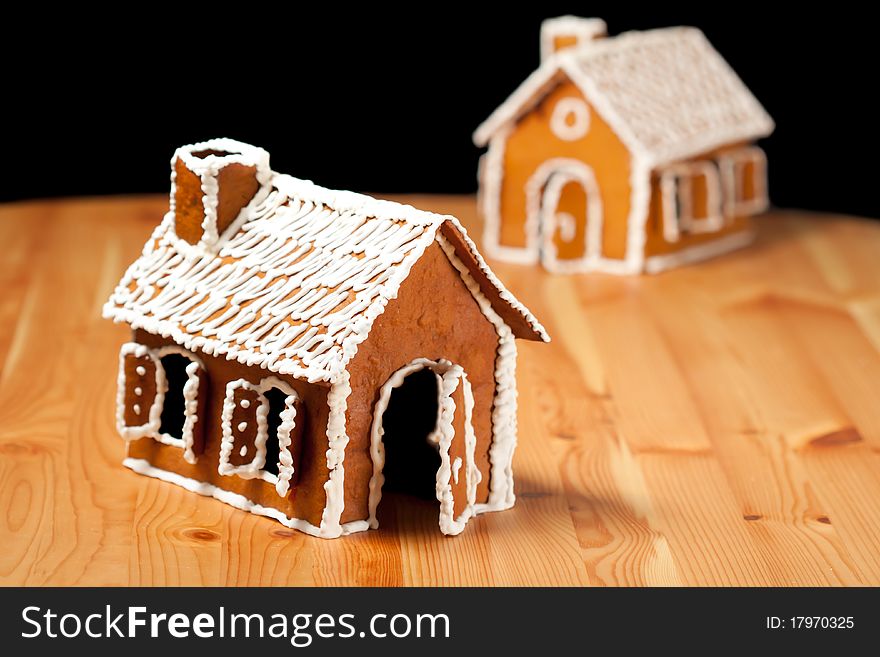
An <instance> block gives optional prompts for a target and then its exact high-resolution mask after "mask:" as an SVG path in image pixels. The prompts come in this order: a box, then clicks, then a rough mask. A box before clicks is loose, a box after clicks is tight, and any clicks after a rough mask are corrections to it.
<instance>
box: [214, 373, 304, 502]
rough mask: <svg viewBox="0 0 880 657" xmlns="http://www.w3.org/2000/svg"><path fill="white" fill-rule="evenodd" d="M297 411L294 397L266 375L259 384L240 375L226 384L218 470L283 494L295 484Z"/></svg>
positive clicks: (298, 438)
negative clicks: (271, 487) (270, 486)
mask: <svg viewBox="0 0 880 657" xmlns="http://www.w3.org/2000/svg"><path fill="white" fill-rule="evenodd" d="M298 410H300V400H299V396H298V395H297V394H296V391H294V390H293V388H291V387H290V386H289V385H288V384H287V383H285V382H284V381H281V380H280V379H277V378H275V377H268V378H265V379H263V380H262V381H260V383H259V384H254V383H251V382H250V381H247V380H245V379H238V380H236V381H231V382H229V383H228V384H227V385H226V397H225V399H224V401H223V415H222V424H223V439H222V442H221V444H220V464H219V465H218V467H217V470H218V472H220V474H222V475H237V476H239V477H242V478H243V479H257V478H258V479H262V480H263V481H266V482H268V483H270V484H274V485H275V489H276V491H277V492H278V494H279V495H281V496H282V497H283V496H285V495H287V492H288V490H289V488H290V485H291V484H292V483H294V482H295V477H296V475H297V463H296V461H297V459H298V455H299V449H300V446H301V443H302V441H301V440H300V436H301V434H302V428H301V427H298V426H297V421H296V418H297V412H298ZM299 424H300V425H301V424H302V423H301V422H300V423H299Z"/></svg>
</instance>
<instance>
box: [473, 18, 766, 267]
mask: <svg viewBox="0 0 880 657" xmlns="http://www.w3.org/2000/svg"><path fill="white" fill-rule="evenodd" d="M542 53H543V57H544V60H543V62H542V64H541V67H540V68H539V69H538V70H537V71H535V73H533V74H532V75H531V76H530V77H529V78H528V79H527V80H526V81H525V82H524V83H523V84H522V85H521V86H520V87H519V89H517V90H516V91H515V92H514V94H512V95H511V97H510V98H509V99H508V100H507V101H505V103H503V104H502V105H501V106H500V107H499V108H498V109H497V110H496V111H495V112H494V113H493V114H492V115H491V116H490V117H489V118H488V119H487V120H486V121H485V122H484V123H483V124H482V125H481V126H480V127H479V128H478V129H477V131H476V132H475V134H474V141H475V143H476V144H477V145H479V146H486V147H487V148H488V150H487V152H486V154H485V155H484V157H483V158H482V161H481V171H480V206H481V212H482V214H483V216H484V219H485V228H484V248H485V249H486V250H487V252H488V253H489V254H490V255H492V256H493V257H497V258H499V259H502V260H507V261H512V262H518V263H522V264H537V263H540V264H542V265H543V266H544V267H545V268H547V269H548V270H550V271H554V272H581V271H605V272H609V273H619V274H625V273H639V272H642V271H647V272H653V271H659V270H661V269H665V268H668V267H671V266H675V265H678V264H683V263H686V262H690V261H694V260H698V259H701V258H704V257H708V256H710V255H713V254H716V253H721V252H724V251H726V250H729V249H732V248H736V247H737V246H742V245H744V244H746V243H748V241H749V240H750V239H751V237H752V233H751V229H750V222H749V217H750V216H751V215H753V214H756V213H758V212H762V211H764V210H765V209H766V207H767V204H768V197H767V184H766V173H767V171H766V169H767V166H766V158H765V157H764V153H763V151H762V150H761V149H760V148H759V147H758V146H756V145H755V144H754V141H755V140H756V139H757V138H759V137H762V136H766V135H767V134H769V133H770V132H771V131H772V127H773V123H772V120H771V119H770V117H769V116H768V115H767V114H766V112H764V110H763V109H762V108H761V106H760V105H759V104H758V102H757V101H756V100H755V99H754V97H753V96H752V95H751V94H750V93H749V91H748V90H747V89H746V88H745V86H744V85H743V84H742V82H741V81H740V80H739V78H738V77H736V75H735V73H734V72H733V71H732V70H731V69H730V68H729V66H727V64H726V63H725V62H724V60H723V59H722V58H721V57H720V55H718V53H717V52H716V51H715V50H714V49H713V48H712V47H711V45H710V44H709V43H708V41H707V40H706V39H705V37H704V36H703V35H702V33H701V32H699V31H698V30H696V29H693V28H669V29H662V30H652V31H648V32H633V33H627V34H623V35H620V36H617V37H614V38H607V37H606V36H605V25H604V23H603V22H602V21H599V20H598V19H580V18H574V17H564V18H561V19H552V20H549V21H545V23H544V25H543V26H542Z"/></svg>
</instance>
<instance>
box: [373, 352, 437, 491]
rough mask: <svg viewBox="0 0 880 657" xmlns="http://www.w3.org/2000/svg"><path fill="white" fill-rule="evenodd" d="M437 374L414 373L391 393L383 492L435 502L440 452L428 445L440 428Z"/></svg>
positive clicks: (385, 422)
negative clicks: (434, 432)
mask: <svg viewBox="0 0 880 657" xmlns="http://www.w3.org/2000/svg"><path fill="white" fill-rule="evenodd" d="M437 402H438V389H437V375H436V374H434V372H432V371H431V370H430V369H422V370H419V371H417V372H413V373H412V374H410V375H409V376H407V377H406V378H405V379H404V380H403V384H402V385H401V386H400V387H398V388H395V389H394V390H392V391H391V398H390V399H389V401H388V408H387V409H385V413H384V414H383V415H382V428H383V429H384V431H385V433H384V435H383V437H382V442H383V445H384V447H385V465H384V467H383V468H382V474H383V475H384V476H385V483H384V485H383V486H382V491H383V493H384V492H397V493H407V494H409V495H414V496H416V497H419V498H422V499H425V500H436V499H437V497H436V495H437V494H436V481H437V470H439V469H440V452H439V451H438V449H437V447H436V445H434V444H432V443H430V442H428V436H429V435H430V434H431V433H433V431H434V429H435V427H436V425H437Z"/></svg>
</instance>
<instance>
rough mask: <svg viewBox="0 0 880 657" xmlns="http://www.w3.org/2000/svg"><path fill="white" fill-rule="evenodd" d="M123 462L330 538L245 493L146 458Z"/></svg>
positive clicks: (189, 489)
mask: <svg viewBox="0 0 880 657" xmlns="http://www.w3.org/2000/svg"><path fill="white" fill-rule="evenodd" d="M122 464H123V465H124V466H125V467H127V468H130V469H131V470H134V471H135V472H137V473H138V474H142V475H146V476H148V477H153V478H154V479H160V480H162V481H167V482H168V483H172V484H175V485H177V486H181V487H182V488H185V489H186V490H188V491H192V492H193V493H198V494H199V495H204V496H206V497H213V498H214V499H216V500H220V501H221V502H224V503H226V504H228V505H230V506H233V507H235V508H236V509H241V510H242V511H248V512H250V513H254V514H256V515H258V516H266V517H267V518H272V519H273V520H277V521H278V522H280V523H281V524H282V525H284V526H285V527H290V528H291V529H296V530H299V531H301V532H305V533H306V534H310V535H311V536H317V537H320V538H329V537H328V536H326V535H325V534H323V533H322V531H321V528H320V527H315V526H314V525H313V524H311V523H310V522H307V521H305V520H302V519H300V518H290V517H288V516H286V515H285V514H284V513H282V512H281V511H279V510H278V509H273V508H272V507H266V506H261V505H259V504H257V503H256V502H252V501H251V500H249V499H248V498H246V497H245V496H244V495H239V494H238V493H233V492H230V491H228V490H223V489H222V488H218V487H217V486H215V485H213V484H209V483H206V482H203V481H196V480H195V479H190V478H189V477H184V476H182V475H179V474H177V473H175V472H169V471H167V470H162V469H160V468H157V467H155V466H153V465H151V464H150V462H149V461H146V460H144V459H135V458H126V459H125V460H124V461H123V462H122Z"/></svg>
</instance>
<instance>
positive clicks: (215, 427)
mask: <svg viewBox="0 0 880 657" xmlns="http://www.w3.org/2000/svg"><path fill="white" fill-rule="evenodd" d="M134 341H135V342H138V343H140V344H143V345H146V346H148V347H151V348H155V347H161V346H164V345H170V344H174V343H173V342H172V341H171V340H169V339H166V338H162V337H159V336H154V335H151V334H149V333H146V332H145V331H141V330H138V331H135V334H134ZM196 355H197V356H198V358H199V359H200V360H201V361H202V363H203V364H204V366H205V370H206V372H207V377H206V378H207V382H206V383H207V385H206V388H205V389H202V388H201V387H200V390H199V396H200V398H202V397H203V396H204V395H207V398H206V411H205V418H204V434H203V435H204V438H205V443H204V449H203V451H202V453H200V454H197V456H198V462H197V463H195V464H194V465H191V464H189V463H187V462H186V461H185V460H184V458H183V450H182V449H181V448H180V447H176V446H172V445H165V444H162V443H160V442H158V441H156V440H154V439H153V438H149V437H148V438H141V439H139V440H135V441H132V442H131V443H129V448H128V455H129V456H130V457H132V458H137V459H146V460H147V461H149V462H150V463H151V464H152V465H154V466H155V467H157V468H160V469H162V470H167V471H169V472H175V473H177V474H179V475H182V476H184V477H189V478H190V479H195V480H196V481H202V482H208V483H211V484H213V485H215V486H217V487H219V488H222V489H224V490H227V491H231V492H233V493H238V494H240V495H243V496H245V497H246V498H248V499H249V500H251V501H253V502H256V503H257V504H260V505H262V506H266V507H272V508H274V509H278V510H279V511H281V512H282V513H284V514H285V515H286V516H288V517H290V518H300V519H302V520H306V521H308V522H310V523H311V524H313V525H315V526H316V527H317V526H319V525H320V524H321V514H322V513H323V510H324V506H325V503H326V495H325V493H324V483H325V482H326V481H327V478H328V475H329V472H328V470H327V455H326V451H327V417H328V412H329V411H328V406H327V391H328V388H327V387H325V386H321V385H315V384H310V383H307V382H303V381H298V380H296V379H293V378H291V377H288V376H283V375H277V374H273V373H270V372H268V371H266V370H263V369H260V368H258V367H247V366H245V365H242V364H240V363H238V362H236V361H228V360H226V359H225V358H223V357H216V356H209V355H205V354H203V353H197V354H196ZM267 376H275V377H277V378H279V379H281V380H282V381H285V382H286V383H288V384H289V385H290V386H291V387H292V388H293V389H294V390H295V391H296V392H297V394H298V395H299V396H300V399H301V405H300V407H299V409H298V411H297V416H296V422H297V428H298V429H299V428H301V429H302V444H301V447H300V452H299V454H298V455H297V459H296V461H295V462H294V467H295V468H296V469H297V474H296V477H295V479H294V483H293V485H291V487H290V490H289V492H288V494H287V496H286V497H283V498H282V497H280V496H279V495H278V493H277V492H276V490H275V486H274V485H273V484H270V483H267V482H265V481H263V480H262V479H243V478H241V477H239V476H238V475H234V474H233V475H221V474H220V473H219V472H218V471H217V466H218V464H219V461H220V441H221V438H222V435H223V430H222V425H221V413H222V411H223V400H224V398H225V396H226V384H227V383H228V382H229V381H234V380H236V379H246V380H247V381H250V382H251V383H253V384H258V383H259V382H260V380H261V379H263V378H265V377H267ZM127 401H130V400H127ZM126 405H127V406H128V404H126ZM292 448H293V450H292V451H295V446H292Z"/></svg>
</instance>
